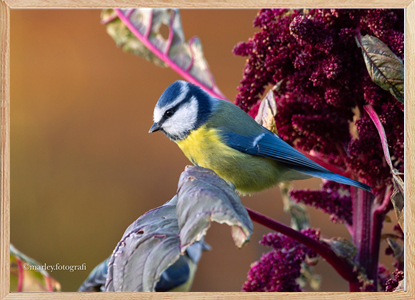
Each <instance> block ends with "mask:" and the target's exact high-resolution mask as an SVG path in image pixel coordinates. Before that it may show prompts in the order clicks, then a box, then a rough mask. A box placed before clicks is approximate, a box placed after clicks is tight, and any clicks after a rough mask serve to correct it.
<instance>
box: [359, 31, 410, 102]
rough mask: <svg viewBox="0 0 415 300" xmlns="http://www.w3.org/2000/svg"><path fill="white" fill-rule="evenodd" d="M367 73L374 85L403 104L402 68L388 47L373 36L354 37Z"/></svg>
mask: <svg viewBox="0 0 415 300" xmlns="http://www.w3.org/2000/svg"><path fill="white" fill-rule="evenodd" d="M356 42H357V44H358V46H359V47H360V48H361V49H362V53H363V57H364V60H365V63H366V68H367V71H368V72H369V75H370V78H371V79H372V81H373V82H374V83H376V84H377V85H378V86H380V87H381V88H382V89H384V90H386V91H389V92H390V93H391V94H392V95H393V96H394V97H395V98H396V99H397V100H398V101H400V102H402V103H404V66H403V63H402V60H401V59H400V58H399V57H397V56H396V55H395V53H393V52H392V51H391V50H390V49H389V47H388V46H387V45H386V44H385V43H383V42H382V41H381V40H379V39H378V38H376V37H374V36H370V35H365V36H363V37H362V36H360V34H358V35H357V36H356Z"/></svg>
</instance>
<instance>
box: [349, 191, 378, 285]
mask: <svg viewBox="0 0 415 300" xmlns="http://www.w3.org/2000/svg"><path fill="white" fill-rule="evenodd" d="M352 202H353V231H354V235H353V243H354V244H355V246H356V250H357V254H356V257H355V261H356V262H357V263H358V264H359V266H360V267H362V268H363V269H364V270H365V272H366V276H367V279H369V280H372V281H373V286H374V287H375V288H377V277H378V260H379V246H380V237H381V231H382V222H383V215H382V214H379V213H376V212H375V208H376V204H375V202H374V196H373V194H371V193H369V192H366V191H364V190H362V189H357V188H354V187H352Z"/></svg>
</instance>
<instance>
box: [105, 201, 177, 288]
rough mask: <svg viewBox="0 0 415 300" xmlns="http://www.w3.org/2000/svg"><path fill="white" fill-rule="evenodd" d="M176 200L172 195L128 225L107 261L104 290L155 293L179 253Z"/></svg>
mask: <svg viewBox="0 0 415 300" xmlns="http://www.w3.org/2000/svg"><path fill="white" fill-rule="evenodd" d="M176 203H177V199H176V197H174V198H173V199H172V200H171V201H169V202H167V203H166V204H164V205H163V206H160V207H157V208H155V209H152V210H150V211H148V212H147V213H145V214H144V215H142V216H141V217H140V218H138V219H137V220H136V221H135V222H134V223H133V224H131V225H130V226H129V227H128V228H127V230H126V231H125V233H124V235H123V237H122V239H121V241H120V242H119V243H118V245H117V247H116V248H115V249H114V252H113V254H112V256H111V258H110V261H109V263H108V275H107V282H106V284H105V290H106V291H107V292H154V290H155V287H156V284H157V282H158V281H159V279H160V276H161V274H162V273H163V271H164V270H166V269H167V268H168V267H169V266H170V265H172V264H173V263H174V262H175V261H176V260H177V259H179V256H180V240H179V237H178V232H179V230H178V223H177V217H176Z"/></svg>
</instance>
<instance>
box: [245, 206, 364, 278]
mask: <svg viewBox="0 0 415 300" xmlns="http://www.w3.org/2000/svg"><path fill="white" fill-rule="evenodd" d="M246 210H247V211H248V214H249V216H250V217H251V219H252V221H255V222H257V223H259V224H261V225H263V226H266V227H268V228H270V229H272V230H275V231H278V232H280V233H282V234H284V235H286V236H288V237H290V238H292V239H293V240H296V241H297V242H299V243H301V244H303V245H305V246H306V247H308V248H310V249H311V250H313V251H314V252H316V253H317V254H319V255H320V256H321V257H323V258H324V259H325V260H326V261H327V262H328V263H329V264H330V265H332V267H333V268H334V269H335V270H336V271H337V273H339V275H340V276H341V277H343V278H344V279H345V280H347V281H349V282H356V281H358V279H357V273H356V272H355V271H354V270H353V266H352V265H350V264H349V263H348V262H347V260H345V259H344V258H342V257H338V256H337V255H336V254H335V253H334V251H333V250H332V249H331V248H330V247H328V246H326V245H324V244H322V243H320V242H319V241H316V240H315V239H312V238H310V237H308V236H306V235H305V234H303V233H301V232H299V231H297V230H294V229H292V228H291V227H288V226H286V225H284V224H281V223H279V222H277V221H275V220H273V219H271V218H269V217H267V216H265V215H263V214H260V213H259V212H256V211H254V210H252V209H250V208H247V207H246Z"/></svg>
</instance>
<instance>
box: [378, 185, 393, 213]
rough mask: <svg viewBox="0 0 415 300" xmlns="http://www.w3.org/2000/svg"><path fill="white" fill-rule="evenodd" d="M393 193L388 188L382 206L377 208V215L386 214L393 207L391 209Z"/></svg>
mask: <svg viewBox="0 0 415 300" xmlns="http://www.w3.org/2000/svg"><path fill="white" fill-rule="evenodd" d="M392 193H393V189H392V188H391V187H390V186H388V188H387V192H386V194H385V197H384V198H383V201H382V204H381V205H380V206H379V207H378V208H376V210H375V213H377V214H386V213H387V212H388V211H389V210H390V209H391V208H392V207H391V196H392Z"/></svg>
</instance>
